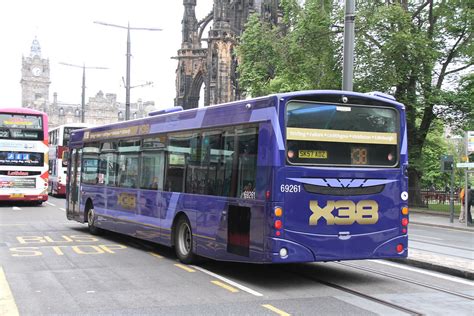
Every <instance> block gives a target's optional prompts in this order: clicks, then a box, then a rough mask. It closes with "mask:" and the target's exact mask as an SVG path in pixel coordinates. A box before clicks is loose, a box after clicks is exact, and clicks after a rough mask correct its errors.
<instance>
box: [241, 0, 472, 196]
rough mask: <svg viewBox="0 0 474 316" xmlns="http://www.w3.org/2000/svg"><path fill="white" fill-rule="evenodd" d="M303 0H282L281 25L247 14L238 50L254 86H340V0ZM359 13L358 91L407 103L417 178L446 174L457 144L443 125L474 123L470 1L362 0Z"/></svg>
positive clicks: (250, 89) (413, 180) (416, 181)
mask: <svg viewBox="0 0 474 316" xmlns="http://www.w3.org/2000/svg"><path fill="white" fill-rule="evenodd" d="M299 2H300V1H297V0H281V6H282V8H283V11H284V17H283V26H279V27H275V26H273V25H269V24H267V23H265V22H263V21H261V20H260V19H259V18H258V17H257V16H252V17H251V19H250V20H249V22H248V24H247V26H246V31H245V32H244V34H243V35H242V38H241V42H240V46H239V47H238V49H237V51H238V56H239V61H240V64H239V68H238V72H239V74H240V83H241V87H242V88H244V89H245V90H246V91H247V93H248V94H249V95H251V96H258V95H262V94H268V93H272V92H282V91H290V90H302V89H328V88H329V89H339V88H340V84H341V77H342V69H341V67H342V34H341V33H342V32H341V30H342V28H341V27H338V25H342V12H341V9H343V8H340V7H339V5H340V1H335V0H334V1H330V0H306V1H304V5H303V6H301V5H299ZM356 16H357V18H356V24H355V25H356V43H355V49H356V51H355V63H354V65H355V69H354V74H355V78H354V88H355V90H356V91H363V92H365V91H374V90H378V91H382V92H386V93H391V94H393V95H394V96H395V97H396V99H397V100H398V101H399V102H402V103H404V104H405V106H406V113H407V129H408V150H409V156H410V170H409V171H410V177H409V178H410V186H411V187H413V188H419V185H420V184H421V185H426V184H427V183H428V182H435V183H443V182H445V181H446V174H442V173H441V172H440V171H439V155H440V154H441V153H443V154H446V153H447V152H446V151H447V150H450V151H451V152H453V153H454V152H455V150H454V149H450V147H448V146H447V145H446V144H444V143H443V141H442V139H443V136H442V129H443V126H444V125H445V124H449V125H450V126H451V127H454V128H457V129H458V130H459V133H460V134H462V130H473V129H474V126H473V124H474V123H473V120H474V118H473V117H474V115H473V113H474V105H473V102H472V101H473V100H474V76H473V75H472V69H473V65H474V44H473V42H474V41H472V37H473V29H474V27H473V26H474V7H473V6H472V1H471V2H469V1H467V0H443V1H428V0H425V1H415V0H404V1H382V0H375V1H358V2H357V8H356ZM421 176H423V179H421ZM420 180H421V181H422V183H420Z"/></svg>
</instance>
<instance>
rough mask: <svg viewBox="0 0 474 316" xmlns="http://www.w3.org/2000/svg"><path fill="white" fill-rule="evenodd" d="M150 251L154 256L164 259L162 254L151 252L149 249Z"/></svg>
mask: <svg viewBox="0 0 474 316" xmlns="http://www.w3.org/2000/svg"><path fill="white" fill-rule="evenodd" d="M148 253H149V254H150V255H152V256H153V257H156V258H158V259H162V258H163V256H160V255H159V254H157V253H154V252H151V251H149V252H148Z"/></svg>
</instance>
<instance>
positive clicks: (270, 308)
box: [262, 304, 290, 316]
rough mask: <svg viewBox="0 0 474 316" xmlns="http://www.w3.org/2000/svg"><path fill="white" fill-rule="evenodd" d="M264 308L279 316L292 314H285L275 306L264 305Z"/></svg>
mask: <svg viewBox="0 0 474 316" xmlns="http://www.w3.org/2000/svg"><path fill="white" fill-rule="evenodd" d="M262 306H263V307H265V308H267V309H269V310H271V311H272V312H274V313H277V314H278V315H281V316H290V314H288V313H287V312H284V311H282V310H281V309H278V308H276V307H275V306H272V305H270V304H264V305H262Z"/></svg>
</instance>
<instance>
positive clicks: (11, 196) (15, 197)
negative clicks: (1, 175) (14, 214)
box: [10, 193, 25, 199]
mask: <svg viewBox="0 0 474 316" xmlns="http://www.w3.org/2000/svg"><path fill="white" fill-rule="evenodd" d="M24 196H25V195H24V194H23V193H12V194H10V198H12V199H18V198H22V197H24Z"/></svg>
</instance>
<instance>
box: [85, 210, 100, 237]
mask: <svg viewBox="0 0 474 316" xmlns="http://www.w3.org/2000/svg"><path fill="white" fill-rule="evenodd" d="M94 222H95V213H94V209H93V208H90V209H89V210H88V211H87V226H88V227H89V232H90V233H91V234H92V235H99V234H100V233H101V231H102V230H101V229H100V228H99V227H96V226H95V225H94Z"/></svg>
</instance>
